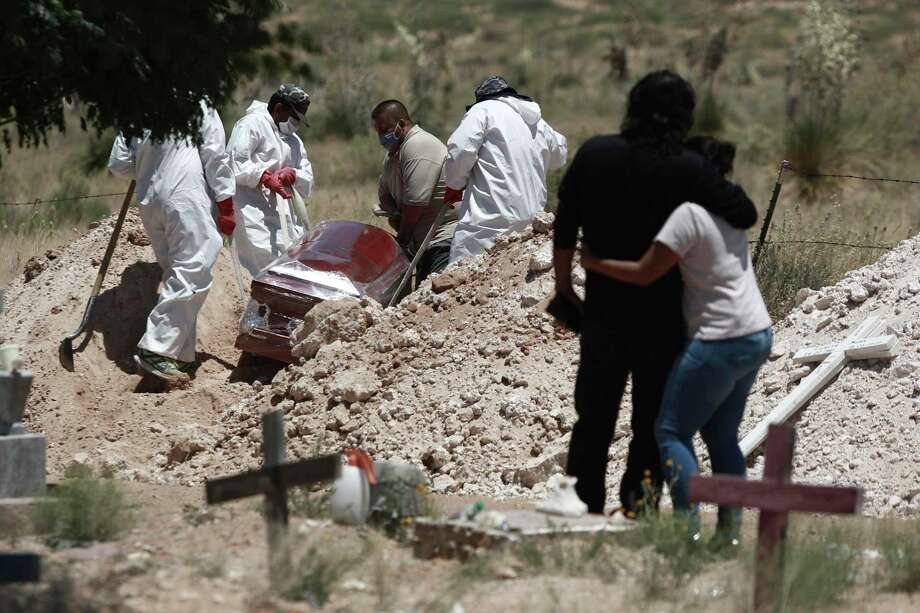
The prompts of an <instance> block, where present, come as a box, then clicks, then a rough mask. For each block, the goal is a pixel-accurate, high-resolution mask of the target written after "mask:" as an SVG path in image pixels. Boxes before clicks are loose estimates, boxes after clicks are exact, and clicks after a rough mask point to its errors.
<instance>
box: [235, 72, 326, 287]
mask: <svg viewBox="0 0 920 613" xmlns="http://www.w3.org/2000/svg"><path fill="white" fill-rule="evenodd" d="M309 106H310V97H309V96H308V95H307V93H306V92H305V91H304V90H303V89H302V88H300V87H298V86H296V85H291V84H289V83H285V84H284V85H282V86H281V87H280V88H279V89H278V91H277V92H275V93H274V94H272V97H271V99H269V101H268V103H265V102H260V101H258V100H254V101H253V102H252V104H250V105H249V108H248V109H246V114H245V115H243V117H242V118H241V119H240V120H239V121H238V122H236V125H235V126H233V131H232V132H231V133H230V140H229V141H228V143H227V151H228V152H229V153H230V162H231V165H232V167H233V174H234V175H235V177H236V197H235V199H234V201H235V204H236V210H237V212H238V213H239V214H240V215H239V217H240V218H239V221H240V223H239V224H238V225H237V228H236V232H235V233H234V235H233V240H234V242H235V243H236V248H237V249H238V251H239V256H240V263H241V264H242V265H243V267H244V268H246V270H248V271H249V273H250V274H251V275H252V276H253V277H255V276H256V275H258V274H259V272H261V271H262V270H263V269H264V268H265V267H266V266H268V265H269V264H270V263H271V262H272V261H274V260H275V259H276V258H278V257H279V256H280V255H282V254H283V253H284V252H285V251H286V250H287V248H288V247H290V246H291V244H292V243H296V242H298V241H299V239H300V238H301V237H302V236H303V234H304V230H305V228H304V223H305V220H301V219H298V218H297V217H296V216H295V215H293V214H292V212H291V210H292V208H291V206H290V205H289V202H288V201H289V200H290V199H291V197H292V194H291V193H290V192H289V191H288V190H290V189H294V190H297V193H298V194H299V195H300V197H301V198H304V199H306V198H307V197H309V196H310V193H311V192H312V191H313V166H312V165H311V164H310V160H308V159H307V151H306V149H305V148H304V144H303V141H302V140H300V137H299V136H297V129H298V128H299V127H300V124H301V123H304V124H305V125H309V124H307V123H306V120H305V115H306V113H307V108H308V107H309Z"/></svg>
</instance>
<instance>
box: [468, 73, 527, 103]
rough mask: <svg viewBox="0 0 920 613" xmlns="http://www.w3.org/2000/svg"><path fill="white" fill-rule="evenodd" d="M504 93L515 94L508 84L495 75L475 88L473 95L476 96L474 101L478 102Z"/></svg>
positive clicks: (502, 78)
mask: <svg viewBox="0 0 920 613" xmlns="http://www.w3.org/2000/svg"><path fill="white" fill-rule="evenodd" d="M505 92H509V93H517V92H515V91H514V88H512V87H511V86H510V85H508V82H507V81H505V78H504V77H502V76H499V75H495V76H493V77H489V78H488V79H486V80H485V81H483V82H482V83H480V84H479V87H477V88H476V91H475V92H474V93H475V95H476V101H477V102H479V101H481V100H484V99H486V98H488V97H490V96H495V95H497V94H501V93H505Z"/></svg>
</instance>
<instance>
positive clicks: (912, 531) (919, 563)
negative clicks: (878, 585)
mask: <svg viewBox="0 0 920 613" xmlns="http://www.w3.org/2000/svg"><path fill="white" fill-rule="evenodd" d="M878 548H879V551H880V552H881V554H882V558H883V560H884V573H883V574H882V581H883V583H884V586H885V588H886V589H889V590H892V591H896V592H907V593H909V594H913V593H915V592H920V520H916V519H914V520H911V521H907V522H899V521H888V522H886V523H885V524H884V525H883V526H882V527H881V528H880V530H879V534H878Z"/></svg>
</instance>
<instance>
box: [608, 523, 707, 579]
mask: <svg viewBox="0 0 920 613" xmlns="http://www.w3.org/2000/svg"><path fill="white" fill-rule="evenodd" d="M693 532H694V528H693V526H692V525H691V523H690V520H689V518H688V517H687V516H685V515H682V514H655V513H643V514H642V515H640V516H639V519H638V526H637V528H636V529H635V530H633V531H632V532H631V533H629V534H628V535H627V537H626V540H625V541H624V542H625V544H627V545H628V546H631V547H633V548H648V550H647V554H648V555H647V556H646V569H645V573H646V575H647V576H648V578H649V581H648V582H646V583H648V584H651V583H654V582H665V581H664V578H663V577H662V576H661V575H662V573H666V574H670V576H671V578H672V579H673V584H682V583H684V582H685V581H686V580H687V579H689V578H691V577H693V576H694V575H696V574H698V573H699V572H700V571H701V570H702V569H703V567H704V566H705V564H706V563H707V562H710V561H711V560H713V556H712V554H711V553H710V552H709V549H707V547H706V546H705V544H704V543H702V542H700V541H694V540H692V539H691V537H690V535H691V534H692V533H693ZM656 577H657V579H656Z"/></svg>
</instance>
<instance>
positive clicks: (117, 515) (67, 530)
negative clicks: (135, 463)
mask: <svg viewBox="0 0 920 613" xmlns="http://www.w3.org/2000/svg"><path fill="white" fill-rule="evenodd" d="M38 517H39V524H40V526H41V527H42V528H43V529H44V530H45V531H46V533H47V535H48V540H49V541H50V542H51V543H54V544H64V543H87V542H91V541H109V540H112V539H114V538H116V537H117V536H118V535H119V534H121V533H122V532H123V531H124V530H125V529H127V528H128V527H129V526H130V525H131V524H132V522H133V514H132V512H131V510H130V509H129V508H128V505H127V503H126V501H125V496H124V493H123V492H122V490H121V488H120V487H119V485H118V483H116V482H115V481H114V480H112V479H110V478H97V477H95V476H94V475H93V472H92V469H89V468H86V467H72V468H70V469H68V471H67V473H66V477H65V479H64V480H63V481H62V482H61V483H60V484H58V485H57V486H56V487H54V488H53V489H52V490H51V492H50V493H49V495H48V496H47V497H46V498H45V500H44V501H43V503H42V505H41V506H40V507H39V515H38Z"/></svg>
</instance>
